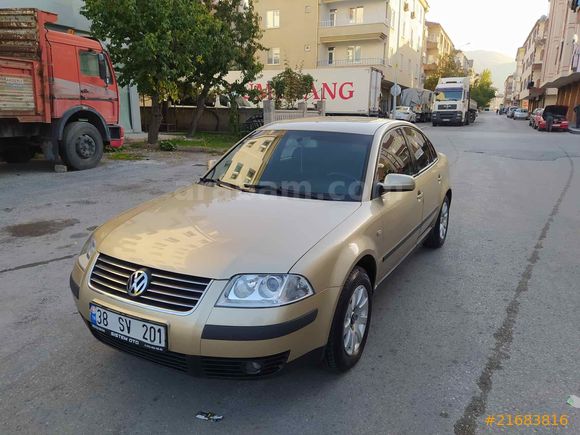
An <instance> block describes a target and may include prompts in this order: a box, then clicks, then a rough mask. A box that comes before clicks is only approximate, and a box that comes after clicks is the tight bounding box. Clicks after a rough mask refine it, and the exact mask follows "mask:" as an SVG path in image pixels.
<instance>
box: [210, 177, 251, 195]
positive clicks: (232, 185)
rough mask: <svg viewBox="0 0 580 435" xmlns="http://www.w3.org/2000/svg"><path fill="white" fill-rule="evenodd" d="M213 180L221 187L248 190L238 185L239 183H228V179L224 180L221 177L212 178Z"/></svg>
mask: <svg viewBox="0 0 580 435" xmlns="http://www.w3.org/2000/svg"><path fill="white" fill-rule="evenodd" d="M212 180H213V182H214V183H215V184H217V185H218V186H220V187H229V188H230V189H235V190H240V191H242V192H247V190H246V189H243V188H241V187H240V186H238V185H237V184H234V183H228V182H227V181H222V180H220V179H212Z"/></svg>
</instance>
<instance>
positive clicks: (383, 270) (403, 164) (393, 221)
mask: <svg viewBox="0 0 580 435" xmlns="http://www.w3.org/2000/svg"><path fill="white" fill-rule="evenodd" d="M414 172H415V169H414V164H413V159H412V157H411V153H410V152H409V148H408V147H407V144H406V143H405V138H404V137H403V135H402V133H401V131H400V129H395V130H391V131H390V132H387V133H386V134H385V136H384V138H383V142H382V145H381V150H380V154H379V160H378V164H377V169H376V173H375V185H376V183H378V182H382V181H384V180H385V177H386V176H387V175H388V174H405V175H412V174H413V173H414ZM372 211H373V217H374V222H373V225H374V228H373V229H374V230H375V232H376V235H377V238H378V241H379V242H378V246H379V248H380V258H379V268H378V269H379V280H380V279H382V278H383V277H384V276H385V275H386V274H388V273H389V272H390V271H391V270H392V269H393V268H394V267H396V266H397V265H398V264H399V263H400V262H401V260H402V259H403V258H404V257H405V256H406V255H407V254H408V252H409V251H410V250H411V249H413V247H414V246H415V244H416V242H417V237H416V231H417V226H418V225H419V224H420V221H421V215H422V211H423V205H422V201H421V200H420V199H418V198H417V190H415V191H414V192H388V193H384V194H383V195H378V193H377V192H375V198H374V199H373V201H372Z"/></svg>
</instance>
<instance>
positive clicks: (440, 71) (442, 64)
mask: <svg viewBox="0 0 580 435" xmlns="http://www.w3.org/2000/svg"><path fill="white" fill-rule="evenodd" d="M457 53H458V51H457V50H455V51H452V52H451V53H449V54H447V55H445V56H443V57H442V58H440V59H439V62H437V69H436V70H435V73H433V74H432V75H430V76H429V77H427V79H426V80H425V85H424V87H425V89H430V90H431V91H434V90H435V88H436V87H437V83H438V82H439V79H440V78H441V77H465V76H467V74H468V72H467V71H465V70H464V69H463V68H462V67H461V66H460V65H459V64H458V63H457V60H456V56H457Z"/></svg>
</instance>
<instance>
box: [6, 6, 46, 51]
mask: <svg viewBox="0 0 580 435" xmlns="http://www.w3.org/2000/svg"><path fill="white" fill-rule="evenodd" d="M38 27H39V26H38V11H37V10H36V9H0V57H12V58H23V59H29V60H39V59H40V41H39V32H38Z"/></svg>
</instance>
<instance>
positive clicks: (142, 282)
mask: <svg viewBox="0 0 580 435" xmlns="http://www.w3.org/2000/svg"><path fill="white" fill-rule="evenodd" d="M149 281H150V274H149V271H148V270H146V269H140V270H138V271H136V272H133V273H132V274H131V276H130V277H129V281H128V282H127V294H128V295H129V296H131V297H134V298H136V297H137V296H141V295H142V294H143V292H145V290H147V289H148V288H149Z"/></svg>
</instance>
